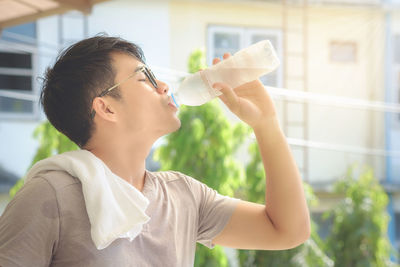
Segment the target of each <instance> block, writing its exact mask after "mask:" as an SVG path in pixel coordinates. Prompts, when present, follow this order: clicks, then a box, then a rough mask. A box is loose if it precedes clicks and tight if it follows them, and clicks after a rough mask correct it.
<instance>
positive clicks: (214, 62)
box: [213, 57, 221, 65]
mask: <svg viewBox="0 0 400 267" xmlns="http://www.w3.org/2000/svg"><path fill="white" fill-rule="evenodd" d="M220 61H221V59H219V58H217V57H215V58H214V59H213V65H215V64H217V63H218V62H220Z"/></svg>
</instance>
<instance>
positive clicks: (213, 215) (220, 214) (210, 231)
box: [190, 178, 239, 248]
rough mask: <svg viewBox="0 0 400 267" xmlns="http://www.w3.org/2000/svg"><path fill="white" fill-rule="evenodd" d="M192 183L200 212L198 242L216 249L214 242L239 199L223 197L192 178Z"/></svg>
mask: <svg viewBox="0 0 400 267" xmlns="http://www.w3.org/2000/svg"><path fill="white" fill-rule="evenodd" d="M190 182H191V185H192V192H193V193H194V194H195V198H196V199H197V204H198V210H199V217H198V229H197V242H199V243H201V244H203V245H205V246H207V247H208V248H214V246H215V244H214V243H212V240H213V239H214V238H215V237H216V236H217V235H218V234H219V233H220V232H221V231H222V230H223V229H224V227H225V226H226V224H227V223H228V221H229V219H230V218H231V216H232V213H233V211H234V210H235V208H236V205H237V203H238V202H239V199H236V198H232V197H228V196H223V195H221V194H219V193H218V192H217V191H216V190H214V189H212V188H210V187H208V186H207V185H205V184H204V183H201V182H199V181H197V180H196V179H193V178H190Z"/></svg>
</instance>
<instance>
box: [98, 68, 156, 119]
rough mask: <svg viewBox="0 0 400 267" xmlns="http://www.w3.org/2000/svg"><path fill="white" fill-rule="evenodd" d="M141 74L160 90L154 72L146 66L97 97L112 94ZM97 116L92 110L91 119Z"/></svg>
mask: <svg viewBox="0 0 400 267" xmlns="http://www.w3.org/2000/svg"><path fill="white" fill-rule="evenodd" d="M139 72H143V73H144V75H146V77H147V79H149V81H150V83H151V85H153V87H154V88H156V89H158V84H157V81H156V76H154V74H153V72H152V71H151V70H150V68H149V67H147V66H146V65H142V66H140V67H137V68H136V70H135V71H134V72H133V73H132V74H131V75H129V76H128V77H126V78H125V79H123V80H122V81H120V82H119V83H117V84H114V85H113V86H111V87H110V88H107V89H105V90H103V91H102V92H101V93H100V94H98V95H97V96H96V97H103V96H105V95H107V94H108V93H109V92H111V91H112V90H114V89H115V88H117V87H118V86H120V85H121V84H123V83H124V82H126V81H127V80H129V79H130V78H132V77H133V76H135V75H136V74H138V73H139ZM95 115H96V111H95V110H94V109H92V112H91V113H90V117H91V118H92V119H93V118H94V116H95Z"/></svg>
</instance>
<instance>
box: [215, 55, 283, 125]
mask: <svg viewBox="0 0 400 267" xmlns="http://www.w3.org/2000/svg"><path fill="white" fill-rule="evenodd" d="M229 57H230V54H229V53H225V54H224V56H223V58H224V59H227V58H229ZM218 62H220V59H218V58H214V60H213V64H217V63H218ZM213 87H214V88H215V89H217V90H220V91H221V93H222V95H220V96H219V98H220V99H221V100H222V102H224V103H225V105H226V106H227V107H228V108H229V109H230V110H231V111H232V112H233V113H234V114H235V115H236V116H238V117H239V118H240V119H241V120H242V121H244V122H245V123H247V124H248V125H249V126H250V127H252V128H253V129H256V128H258V127H259V126H261V125H262V124H264V123H265V122H266V121H268V120H270V119H271V118H274V117H276V109H275V105H274V103H273V101H272V99H271V97H270V95H269V94H268V92H267V91H266V90H265V88H264V85H263V84H262V83H261V81H260V80H259V79H257V80H254V81H252V82H249V83H246V84H243V85H241V86H238V87H236V88H233V89H232V88H231V87H230V86H229V85H227V84H226V83H222V82H217V83H215V84H213Z"/></svg>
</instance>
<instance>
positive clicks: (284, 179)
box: [254, 117, 310, 239]
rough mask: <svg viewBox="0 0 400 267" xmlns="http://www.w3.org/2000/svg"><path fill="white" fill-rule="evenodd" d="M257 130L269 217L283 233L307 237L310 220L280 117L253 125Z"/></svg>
mask: <svg viewBox="0 0 400 267" xmlns="http://www.w3.org/2000/svg"><path fill="white" fill-rule="evenodd" d="M254 133H255V136H256V138H257V142H258V146H259V149H260V153H261V157H262V160H263V164H264V170H265V174H266V191H265V202H266V204H265V209H266V213H267V215H268V217H269V218H270V220H271V221H272V223H273V225H274V227H275V228H276V230H277V231H279V232H281V233H282V234H287V235H288V237H291V238H292V237H293V238H294V239H302V238H303V239H304V238H308V236H309V232H310V219H309V211H308V207H307V203H306V200H305V196H304V190H303V185H302V180H301V176H300V173H299V170H298V168H297V165H296V162H295V160H294V158H293V155H292V152H291V150H290V147H289V145H288V143H287V141H286V138H285V135H284V133H283V131H282V129H281V128H280V126H279V121H278V119H277V118H276V117H273V118H271V119H268V120H266V121H265V122H264V123H263V124H262V125H261V124H260V126H259V127H256V128H254ZM303 235H304V236H303Z"/></svg>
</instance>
